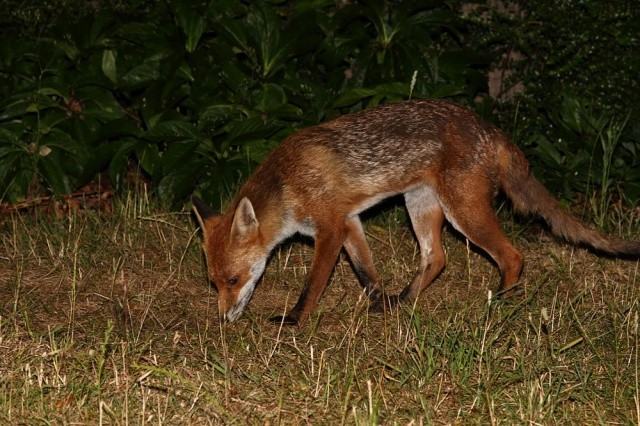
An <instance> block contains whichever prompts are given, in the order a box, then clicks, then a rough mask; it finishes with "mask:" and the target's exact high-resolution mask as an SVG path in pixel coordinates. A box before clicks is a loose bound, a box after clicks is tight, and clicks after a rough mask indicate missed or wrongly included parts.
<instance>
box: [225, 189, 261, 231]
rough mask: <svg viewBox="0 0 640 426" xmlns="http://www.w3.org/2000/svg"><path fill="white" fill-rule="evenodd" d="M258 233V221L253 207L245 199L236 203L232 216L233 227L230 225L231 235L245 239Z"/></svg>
mask: <svg viewBox="0 0 640 426" xmlns="http://www.w3.org/2000/svg"><path fill="white" fill-rule="evenodd" d="M257 231H258V219H257V218H256V212H255V211H254V210H253V205H252V204H251V201H249V199H248V198H247V197H244V198H243V199H242V200H240V202H239V203H238V207H236V212H235V214H234V215H233V225H231V235H232V236H235V237H240V238H246V237H248V236H250V235H251V234H253V233H254V232H257Z"/></svg>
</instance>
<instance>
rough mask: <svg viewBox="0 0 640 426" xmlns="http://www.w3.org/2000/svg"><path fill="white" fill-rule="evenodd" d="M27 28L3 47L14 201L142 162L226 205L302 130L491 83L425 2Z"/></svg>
mask: <svg viewBox="0 0 640 426" xmlns="http://www.w3.org/2000/svg"><path fill="white" fill-rule="evenodd" d="M45 3H46V2H45ZM46 4H48V3H46ZM26 33H27V34H17V33H16V34H11V33H7V34H5V37H3V38H2V40H1V41H0V79H1V80H0V84H1V86H0V87H2V92H3V93H7V96H3V98H2V99H0V199H1V200H5V201H9V202H14V201H16V200H20V199H23V198H24V197H30V196H35V195H38V194H43V193H49V192H51V193H53V194H65V193H69V192H71V191H74V190H76V189H77V188H80V187H82V186H83V185H84V184H86V183H87V182H89V181H91V180H92V179H94V178H95V176H96V174H97V173H98V172H100V171H101V170H107V171H108V175H109V177H110V180H111V182H112V183H113V184H114V185H116V186H117V187H123V186H124V185H125V184H126V182H127V176H128V173H129V171H130V170H131V167H134V168H135V169H137V170H138V171H140V172H142V173H143V174H145V175H146V176H147V177H148V179H149V180H150V181H151V182H152V184H153V189H154V190H155V192H156V194H157V195H158V196H159V197H160V198H161V199H162V200H164V201H166V202H167V203H168V204H169V205H172V206H178V205H180V203H181V202H182V201H183V200H184V199H185V198H186V196H187V195H188V194H189V193H191V192H192V191H194V190H196V191H198V192H200V193H201V194H202V195H203V196H204V197H205V198H206V199H208V200H209V201H211V202H212V203H213V204H219V203H220V202H221V200H222V199H223V198H224V197H225V196H226V194H228V192H229V191H231V190H233V188H234V187H235V185H236V184H237V182H238V181H239V180H240V179H242V177H243V176H245V175H246V173H247V172H248V171H249V170H250V169H251V168H252V167H253V165H255V163H256V162H258V161H260V160H261V159H262V158H263V157H264V155H265V154H266V153H267V152H268V151H270V150H271V149H272V148H273V147H274V146H275V145H276V144H277V143H278V142H279V141H280V140H282V139H283V138H284V137H285V136H286V135H288V134H289V133H291V132H292V131H294V130H295V129H297V128H300V127H303V126H307V125H310V124H313V123H317V122H318V121H320V120H322V119H326V118H330V117H333V116H336V115H339V114H341V113H344V112H347V111H350V110H354V109H360V108H362V107H364V106H368V105H374V104H377V103H379V102H383V101H389V100H397V99H403V98H407V97H409V96H410V95H412V94H413V95H414V96H432V97H441V96H449V97H452V96H459V97H461V98H466V99H468V98H471V97H473V96H474V95H475V94H476V93H477V92H478V91H479V90H481V89H482V87H483V85H484V82H483V81H484V79H483V77H482V73H481V71H482V64H483V63H484V62H486V61H485V59H484V58H482V57H479V56H478V55H477V54H473V53H472V52H471V51H469V50H468V49H466V50H465V49H464V48H463V46H464V28H463V27H462V26H461V21H460V20H459V19H458V17H457V12H456V11H455V9H453V8H449V7H447V6H434V5H431V4H427V5H424V4H422V3H417V2H416V3H415V4H414V3H411V2H401V3H398V4H396V3H389V2H383V1H370V2H364V3H362V4H361V3H357V4H356V3H354V4H346V5H341V4H338V5H336V4H334V3H333V2H329V1H321V2H315V1H304V2H298V3H296V4H295V6H290V5H289V4H288V3H286V2H263V1H256V2H248V3H242V2H238V1H235V0H234V1H229V0H217V1H211V2H201V3H195V2H194V3H189V2H158V3H151V4H147V3H145V2H134V4H133V6H132V7H131V10H116V9H114V8H103V9H100V8H99V9H98V10H96V11H94V13H81V14H80V19H79V20H78V22H76V23H75V24H74V25H70V24H69V23H68V22H67V21H66V20H65V22H54V23H52V24H48V25H43V28H42V29H41V31H27V32H26ZM483 61H484V62H483ZM412 78H413V79H414V80H415V85H414V86H412V85H411V80H412ZM412 90H413V92H412Z"/></svg>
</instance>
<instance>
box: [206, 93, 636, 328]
mask: <svg viewBox="0 0 640 426" xmlns="http://www.w3.org/2000/svg"><path fill="white" fill-rule="evenodd" d="M499 190H503V191H504V192H505V193H506V194H507V195H508V196H509V197H510V198H511V199H512V201H513V204H514V206H515V207H516V209H517V210H519V211H520V212H523V213H537V214H539V215H540V216H542V217H543V218H544V219H545V220H546V221H547V222H548V223H549V225H550V228H551V230H552V232H554V233H555V234H557V235H559V236H561V237H563V238H565V239H566V240H568V241H569V242H572V243H576V244H584V245H588V246H591V247H593V248H595V249H596V250H598V251H602V252H606V253H610V254H614V255H618V254H623V255H630V256H635V257H637V256H640V243H638V242H634V241H626V240H622V239H619V238H614V237H609V236H606V235H603V234H600V233H598V232H597V231H595V230H592V229H590V228H589V227H587V226H586V225H584V224H582V223H581V222H580V221H578V220H577V219H575V218H573V217H572V216H570V215H568V214H567V213H566V212H565V211H564V210H563V209H562V207H561V206H560V204H559V203H558V202H557V201H556V200H555V199H554V198H553V197H552V196H551V195H550V194H549V193H548V191H547V190H546V189H544V187H543V186H542V185H540V183H538V181H537V180H536V179H535V178H534V177H533V176H532V175H531V172H530V169H529V165H528V163H527V161H526V159H525V157H524V155H523V154H522V152H521V151H520V150H519V149H518V148H517V147H516V146H515V145H514V144H513V143H511V142H510V141H509V140H508V139H507V138H506V136H505V135H504V133H503V132H502V131H500V130H499V129H498V128H496V127H495V126H493V125H491V124H489V123H486V122H484V121H482V120H481V119H480V118H479V117H478V116H477V115H476V114H475V113H473V112H472V111H471V110H470V109H469V108H467V107H464V106H461V105H458V104H455V103H451V102H448V101H443V100H418V101H407V102H400V103H394V104H388V105H383V106H380V107H376V108H372V109H369V110H365V111H362V112H359V113H354V114H349V115H345V116H342V117H339V118H337V119H334V120H331V121H328V122H326V123H322V124H319V125H317V126H314V127H310V128H307V129H304V130H301V131H299V132H297V133H294V134H293V135H291V136H290V137H289V138H287V139H286V140H285V141H283V142H282V144H281V145H280V146H279V147H278V148H276V149H275V150H274V151H273V152H272V153H271V154H270V155H269V156H268V157H267V158H266V159H265V160H264V162H263V163H262V164H260V165H259V166H258V168H257V169H256V170H255V172H254V173H253V175H252V176H251V177H250V178H249V179H248V180H247V182H246V183H245V185H244V186H243V187H242V188H241V190H240V191H239V192H238V194H237V196H236V197H235V198H234V200H233V201H232V202H231V203H230V205H229V208H228V209H227V211H226V212H224V213H223V214H221V215H217V214H215V212H213V211H212V210H211V209H210V208H209V207H208V206H206V205H205V204H204V203H203V202H202V201H200V200H199V199H197V198H196V197H194V198H193V203H194V207H195V212H196V216H197V218H198V220H199V223H200V226H201V228H202V230H203V234H204V250H205V253H206V258H207V267H208V274H209V277H210V278H211V280H212V282H213V283H214V284H215V286H216V288H217V289H218V293H219V312H220V316H221V317H222V318H223V319H226V320H228V321H233V320H235V319H236V318H238V317H239V316H240V314H241V313H242V311H243V310H244V308H245V307H246V304H247V303H248V301H249V299H250V298H251V294H252V293H253V290H254V288H255V285H256V283H257V281H258V280H259V278H260V276H261V275H262V273H263V271H264V268H265V265H266V260H267V258H268V256H269V253H270V252H271V250H272V249H273V248H274V247H275V246H277V245H278V244H279V243H280V242H282V241H283V240H284V239H286V238H287V237H289V236H291V235H293V234H295V233H301V234H304V235H308V236H310V237H313V238H314V239H315V244H314V257H313V261H312V265H311V270H310V273H309V276H308V277H307V280H306V282H305V284H304V287H303V289H302V293H301V296H300V298H299V300H298V303H297V304H296V305H295V306H294V307H293V309H292V310H291V311H290V312H289V313H288V314H287V315H285V316H284V317H277V318H274V320H275V321H281V322H286V323H291V324H300V323H302V322H304V321H305V320H306V318H307V317H308V316H309V314H310V313H311V312H312V311H313V310H314V309H315V307H316V306H317V304H318V301H319V299H320V296H321V295H322V292H323V291H324V288H325V287H326V284H327V282H328V280H329V277H330V274H331V271H332V270H333V267H334V265H335V262H336V260H337V257H338V254H339V252H340V250H342V249H344V250H345V251H346V252H347V254H348V255H349V257H350V259H351V261H352V264H353V267H354V271H355V273H356V275H357V276H358V279H359V281H360V283H361V284H362V286H363V288H364V290H365V292H366V293H367V294H368V295H369V297H370V298H371V302H372V305H371V306H372V308H373V309H376V310H384V309H387V308H392V307H393V306H394V305H395V304H396V303H397V302H399V301H404V302H412V301H413V300H415V299H416V298H417V297H418V296H419V294H420V293H421V292H422V290H424V288H426V287H427V286H428V285H429V284H430V283H431V282H432V281H433V280H434V279H435V278H436V277H437V276H438V275H439V273H440V272H441V271H442V269H443V268H444V266H445V256H444V252H443V249H442V241H441V234H442V229H443V225H444V223H445V221H448V222H449V223H451V225H452V226H453V227H455V228H456V229H457V230H458V231H460V232H461V233H462V234H464V235H465V236H466V237H467V238H468V239H469V240H470V241H471V242H473V243H474V244H475V245H477V246H478V247H480V248H481V249H483V250H484V251H486V252H487V253H488V254H489V255H490V256H491V257H492V258H493V259H494V260H495V262H496V264H497V266H498V268H499V269H500V273H501V287H500V288H501V290H503V291H505V292H506V291H509V290H510V289H511V287H512V286H513V285H514V284H515V283H516V282H517V280H518V278H519V275H520V272H521V269H522V265H523V256H522V254H521V253H520V252H519V251H518V250H517V249H516V248H515V247H513V245H512V244H511V243H510V242H509V241H508V240H507V238H506V236H505V235H504V233H503V232H502V230H501V227H500V224H499V222H498V220H497V217H496V215H495V213H494V211H493V209H492V200H493V198H494V197H495V195H496V193H497V192H498V191H499ZM397 194H403V195H404V198H405V203H406V207H407V211H408V213H409V217H410V219H411V224H412V227H413V229H414V231H415V235H416V237H417V240H418V244H419V246H420V252H421V262H420V266H419V268H418V271H417V273H416V275H415V277H414V279H413V280H412V282H411V283H409V284H408V286H407V287H406V288H405V289H404V290H403V291H402V293H401V294H400V295H398V296H395V297H391V296H388V295H386V294H385V292H384V289H383V288H382V287H381V285H380V278H379V275H378V273H377V271H376V269H375V267H374V264H373V259H372V254H371V252H370V250H369V247H368V245H367V242H366V238H365V235H364V231H363V229H362V224H361V222H360V219H359V216H358V215H359V214H360V213H361V212H362V211H364V210H366V209H368V208H370V207H371V206H373V205H375V204H377V203H379V202H380V201H382V200H384V199H385V198H388V197H390V196H394V195H397Z"/></svg>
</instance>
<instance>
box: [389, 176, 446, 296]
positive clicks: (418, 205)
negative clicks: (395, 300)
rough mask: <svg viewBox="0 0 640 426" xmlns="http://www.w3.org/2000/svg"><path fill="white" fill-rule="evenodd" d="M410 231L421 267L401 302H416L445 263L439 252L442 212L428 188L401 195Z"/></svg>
mask: <svg viewBox="0 0 640 426" xmlns="http://www.w3.org/2000/svg"><path fill="white" fill-rule="evenodd" d="M404 198H405V204H406V207H407V212H408V213H409V218H410V219H411V226H412V227H413V232H414V233H415V235H416V238H417V239H418V245H419V246H420V266H419V268H418V272H417V273H416V275H415V276H414V278H413V280H412V281H411V283H410V284H409V285H408V286H407V287H405V289H404V290H403V291H402V293H400V296H399V299H400V300H401V301H402V302H413V301H415V300H416V299H417V298H418V296H419V295H420V293H421V292H422V290H424V289H425V288H427V287H428V286H429V285H430V284H431V283H432V282H433V280H434V279H435V278H436V277H437V276H438V274H440V272H441V271H442V269H443V268H444V266H445V264H446V259H445V255H444V250H443V249H442V228H443V226H444V220H445V216H444V212H443V211H442V207H441V206H440V202H439V201H438V199H437V197H436V195H435V191H434V190H433V189H432V188H431V187H429V186H423V187H420V188H417V189H413V190H411V191H409V192H407V193H405V195H404Z"/></svg>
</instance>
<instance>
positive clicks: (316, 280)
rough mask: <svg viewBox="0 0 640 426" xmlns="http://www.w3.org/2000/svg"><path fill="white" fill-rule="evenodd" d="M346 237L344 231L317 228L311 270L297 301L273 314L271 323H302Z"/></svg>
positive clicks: (316, 300)
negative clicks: (289, 307) (282, 311)
mask: <svg viewBox="0 0 640 426" xmlns="http://www.w3.org/2000/svg"><path fill="white" fill-rule="evenodd" d="M345 238H346V231H345V230H341V231H340V232H336V231H335V230H334V231H333V232H331V231H330V232H322V230H318V236H317V237H316V241H315V247H314V252H313V260H312V262H311V271H310V272H309V276H308V277H307V280H306V282H305V285H304V287H303V288H302V293H301V294H300V298H299V299H298V303H296V305H295V306H294V307H293V309H291V311H289V313H288V314H286V315H284V316H281V315H280V316H275V317H272V318H271V319H270V321H271V322H273V323H279V324H286V325H302V324H304V322H305V321H306V320H307V319H308V318H309V315H310V314H311V313H312V312H313V311H314V310H315V308H316V307H317V306H318V302H319V301H320V297H321V296H322V293H324V289H325V288H326V287H327V283H328V282H329V277H330V276H331V272H332V271H333V267H334V266H335V264H336V262H337V260H338V254H339V253H340V249H341V248H342V243H343V242H344V239H345Z"/></svg>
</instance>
